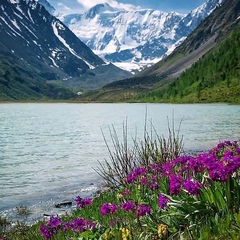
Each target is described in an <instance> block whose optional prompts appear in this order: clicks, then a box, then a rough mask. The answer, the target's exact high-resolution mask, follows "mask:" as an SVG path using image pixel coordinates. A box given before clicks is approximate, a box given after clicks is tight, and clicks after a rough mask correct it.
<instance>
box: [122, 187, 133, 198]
mask: <svg viewBox="0 0 240 240" xmlns="http://www.w3.org/2000/svg"><path fill="white" fill-rule="evenodd" d="M130 194H131V193H130V191H129V190H128V189H125V190H124V191H123V192H122V193H121V195H122V196H123V197H125V196H126V195H130Z"/></svg>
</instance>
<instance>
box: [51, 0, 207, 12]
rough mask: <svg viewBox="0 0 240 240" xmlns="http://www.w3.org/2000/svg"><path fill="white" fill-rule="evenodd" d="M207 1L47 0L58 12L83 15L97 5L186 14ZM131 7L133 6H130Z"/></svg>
mask: <svg viewBox="0 0 240 240" xmlns="http://www.w3.org/2000/svg"><path fill="white" fill-rule="evenodd" d="M206 1H207V0H48V2H49V3H50V4H51V5H52V6H53V7H54V8H55V9H56V10H58V11H59V12H64V13H83V12H85V11H87V10H88V9H89V8H91V7H93V6H95V5H96V4H99V3H109V4H110V5H111V6H113V7H121V8H125V9H131V8H133V6H138V7H139V8H147V9H157V10H161V11H164V12H170V11H176V12H179V13H188V12H190V11H191V10H193V9H195V8H196V7H198V6H200V5H201V4H203V3H204V2H206ZM132 5H133V6H132Z"/></svg>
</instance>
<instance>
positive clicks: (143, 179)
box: [141, 177, 148, 186]
mask: <svg viewBox="0 0 240 240" xmlns="http://www.w3.org/2000/svg"><path fill="white" fill-rule="evenodd" d="M147 183H148V180H147V178H146V177H142V178H141V184H142V186H146V185H147Z"/></svg>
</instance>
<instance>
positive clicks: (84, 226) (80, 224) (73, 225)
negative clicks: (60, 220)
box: [64, 218, 95, 232]
mask: <svg viewBox="0 0 240 240" xmlns="http://www.w3.org/2000/svg"><path fill="white" fill-rule="evenodd" d="M94 228H95V225H94V223H93V222H88V221H87V220H86V219H84V218H76V219H75V220H74V221H72V222H69V223H66V224H65V226H64V231H67V230H68V229H72V230H73V231H74V232H85V231H86V230H88V229H91V230H92V229H94Z"/></svg>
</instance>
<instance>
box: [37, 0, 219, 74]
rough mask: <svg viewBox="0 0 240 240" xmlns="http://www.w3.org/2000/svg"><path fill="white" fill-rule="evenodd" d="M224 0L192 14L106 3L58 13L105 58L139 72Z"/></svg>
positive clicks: (178, 42) (168, 52)
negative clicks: (115, 6) (73, 11)
mask: <svg viewBox="0 0 240 240" xmlns="http://www.w3.org/2000/svg"><path fill="white" fill-rule="evenodd" d="M39 1H44V0H39ZM222 1H223V0H208V1H206V2H205V3H204V4H202V5H201V6H199V7H198V8H196V9H194V10H192V11H191V12H190V13H188V14H179V13H177V12H169V13H166V12H162V11H159V10H153V9H137V8H136V10H124V9H117V8H114V7H111V6H110V5H109V4H107V3H105V4H98V5H96V6H94V7H92V8H91V9H89V10H88V11H87V12H85V13H83V14H68V15H64V14H59V13H58V17H59V18H60V19H61V20H62V21H63V22H64V23H65V24H66V25H67V26H68V27H69V28H70V29H71V30H72V31H73V32H74V33H75V35H76V36H78V37H79V38H80V39H81V40H82V41H83V42H84V43H85V44H86V45H87V46H88V47H89V48H90V49H92V51H93V52H94V53H95V54H97V55H98V56H100V57H101V58H102V59H104V60H105V61H107V62H112V63H114V64H115V65H117V66H118V67H122V68H123V69H125V70H128V71H131V72H136V71H139V70H141V69H143V68H145V67H147V66H150V65H152V64H154V63H156V62H157V61H159V60H161V59H162V58H163V57H164V56H166V55H168V54H170V53H171V52H172V51H173V50H174V49H175V48H176V47H177V46H179V45H180V44H181V43H182V42H183V41H184V40H185V39H186V37H187V36H188V35H189V34H190V33H191V32H192V31H193V30H194V29H195V28H196V27H197V26H198V25H199V23H200V22H201V21H202V20H203V19H204V18H206V17H207V16H208V15H209V14H210V13H211V12H212V11H213V10H214V9H215V8H216V7H217V6H218V5H220V4H221V3H222Z"/></svg>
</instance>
